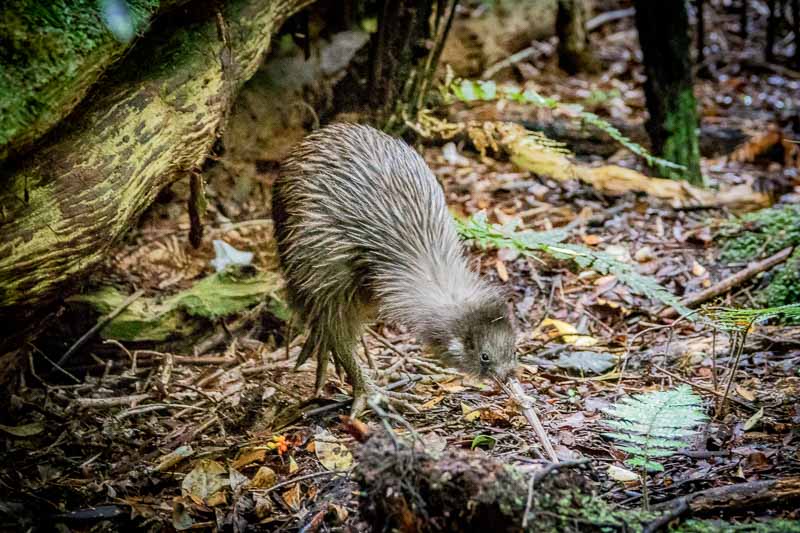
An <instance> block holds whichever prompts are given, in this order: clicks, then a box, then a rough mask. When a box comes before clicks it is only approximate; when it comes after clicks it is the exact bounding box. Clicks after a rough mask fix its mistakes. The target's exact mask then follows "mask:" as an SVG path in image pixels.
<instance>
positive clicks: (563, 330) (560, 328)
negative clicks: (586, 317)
mask: <svg viewBox="0 0 800 533" xmlns="http://www.w3.org/2000/svg"><path fill="white" fill-rule="evenodd" d="M548 326H550V327H553V328H555V329H556V334H555V335H551V338H555V337H558V338H559V340H561V341H563V342H564V343H565V344H572V345H574V346H583V347H586V346H594V345H595V344H597V343H598V342H599V341H598V340H597V339H595V338H594V337H592V336H591V335H584V334H581V333H578V330H577V328H575V326H573V325H572V324H568V323H566V322H564V321H562V320H556V319H554V318H546V319H544V320H543V321H542V324H541V326H540V328H542V329H543V328H546V327H548Z"/></svg>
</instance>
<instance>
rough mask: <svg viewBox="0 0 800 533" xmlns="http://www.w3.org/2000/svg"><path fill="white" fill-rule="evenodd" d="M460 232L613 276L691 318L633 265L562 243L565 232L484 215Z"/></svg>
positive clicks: (481, 242) (490, 243)
mask: <svg viewBox="0 0 800 533" xmlns="http://www.w3.org/2000/svg"><path fill="white" fill-rule="evenodd" d="M456 224H457V228H458V231H459V233H460V234H461V236H462V237H464V238H465V239H469V240H472V241H474V242H475V243H476V244H478V245H479V246H481V247H483V248H487V247H494V248H511V249H514V250H517V251H518V252H520V253H521V254H522V255H527V256H531V255H533V252H536V251H539V252H544V253H546V254H548V255H550V256H552V257H554V258H556V259H561V260H570V261H573V262H574V263H575V264H577V265H578V266H579V267H580V268H583V269H592V270H594V271H596V272H599V273H600V274H603V275H608V274H611V275H614V276H615V277H616V278H617V279H618V280H619V281H620V283H624V284H625V285H627V286H628V287H630V289H631V290H633V291H634V292H636V293H638V294H641V295H643V296H646V297H648V298H652V299H654V300H658V301H660V302H662V303H664V304H666V305H669V306H671V307H672V308H674V309H675V310H676V311H677V312H678V313H679V314H681V315H683V316H690V314H691V311H690V310H689V309H688V308H687V307H685V306H684V305H682V304H681V303H680V301H679V300H678V298H676V297H675V295H674V294H672V293H671V292H669V291H668V290H667V289H665V288H664V287H662V286H661V285H659V284H658V282H657V281H655V280H654V279H653V278H650V277H647V276H643V275H642V274H639V273H638V272H637V271H636V269H635V267H634V266H633V265H630V264H628V263H624V262H622V261H620V260H619V259H617V258H615V257H613V256H611V255H609V254H607V253H605V252H601V251H596V250H592V249H590V248H587V247H585V246H581V245H579V244H572V243H564V242H562V241H564V240H565V239H566V238H567V232H566V231H563V230H553V231H543V232H536V231H521V232H518V231H516V222H514V223H512V224H508V225H505V226H497V225H494V224H490V223H488V222H487V220H486V215H485V214H483V213H479V214H477V215H475V216H473V217H471V218H470V219H468V220H467V221H461V220H456Z"/></svg>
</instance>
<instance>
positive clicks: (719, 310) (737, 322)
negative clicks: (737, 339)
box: [700, 303, 800, 331]
mask: <svg viewBox="0 0 800 533" xmlns="http://www.w3.org/2000/svg"><path fill="white" fill-rule="evenodd" d="M700 314H701V315H702V316H703V317H704V318H706V319H707V320H709V321H710V322H711V323H712V325H713V326H714V327H716V328H718V329H721V330H725V331H747V330H748V329H750V326H752V325H753V324H758V323H761V322H765V321H766V320H769V319H770V318H778V317H780V318H782V319H783V320H784V321H785V322H786V323H787V324H793V323H800V303H797V304H789V305H781V306H778V307H766V308H763V309H729V308H727V307H709V308H704V309H702V310H701V311H700Z"/></svg>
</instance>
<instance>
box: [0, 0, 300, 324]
mask: <svg viewBox="0 0 800 533" xmlns="http://www.w3.org/2000/svg"><path fill="white" fill-rule="evenodd" d="M311 1H312V0H232V1H230V2H228V3H227V4H225V5H224V7H216V6H218V4H216V3H201V4H199V5H195V4H193V5H192V6H191V9H189V8H187V9H185V10H181V11H182V12H181V13H174V14H172V15H171V16H168V17H164V18H163V19H162V20H160V21H159V26H162V25H163V26H162V27H160V28H154V31H151V32H150V35H149V37H147V38H145V39H144V41H143V42H140V43H139V44H138V45H137V46H136V47H135V48H134V49H133V50H132V53H131V55H130V56H129V57H127V58H126V59H125V61H123V62H122V63H121V65H120V66H119V68H118V69H115V72H114V73H113V74H112V75H111V76H110V79H109V80H108V81H107V82H104V83H103V84H102V85H101V86H100V87H98V88H97V90H96V91H94V93H93V95H92V96H91V97H90V98H89V99H88V101H87V103H86V104H85V105H82V106H81V108H80V109H79V110H78V112H76V113H75V115H74V116H75V118H74V119H73V120H70V121H69V122H70V123H69V124H68V125H66V126H64V127H63V128H62V129H61V130H60V131H57V132H56V133H57V135H54V136H52V137H51V139H52V140H51V141H49V142H47V143H44V144H43V145H42V146H41V148H40V149H38V150H37V151H36V153H35V154H33V155H31V157H30V158H28V159H26V160H25V161H23V162H22V163H20V165H19V166H18V167H17V168H14V169H10V170H7V171H6V172H5V174H6V175H5V176H4V177H2V176H0V180H2V183H3V184H4V185H5V187H4V188H3V189H2V190H0V321H1V322H2V323H3V324H4V325H6V326H7V325H8V324H9V323H11V320H12V319H13V321H14V322H16V323H20V322H21V321H23V320H25V319H26V317H28V316H29V315H30V314H31V312H32V311H33V310H34V309H35V306H38V305H41V304H44V303H47V302H52V301H53V300H55V299H57V298H58V297H59V296H60V295H61V293H62V291H64V290H66V289H67V288H68V285H69V283H70V282H74V280H76V279H78V278H79V277H80V275H81V274H84V273H86V272H88V271H89V270H90V269H91V268H92V267H94V266H96V265H97V264H98V263H99V262H100V261H101V260H102V258H103V257H104V255H105V253H106V252H107V251H108V249H109V248H110V246H111V245H112V244H113V243H114V242H115V241H116V240H117V239H118V238H119V237H120V236H121V235H123V234H124V233H125V232H126V231H127V230H128V229H129V227H130V226H131V224H133V223H134V222H135V221H136V219H137V218H138V216H139V215H140V214H141V213H142V211H143V210H144V209H145V208H146V207H147V206H149V205H150V203H151V202H152V201H153V200H154V199H155V197H156V194H157V193H158V192H159V191H160V190H161V189H162V188H163V187H164V186H165V185H166V184H168V183H170V182H172V181H174V180H175V179H177V178H179V177H181V176H183V175H185V173H186V172H188V171H191V170H192V169H195V168H197V167H199V166H200V164H201V163H202V162H203V160H204V159H205V157H206V155H207V153H208V151H209V149H210V147H211V146H212V144H213V142H214V141H215V139H216V138H217V137H218V135H219V134H220V130H221V128H222V127H223V126H224V120H225V117H226V116H227V113H228V111H229V109H230V107H231V105H232V103H233V100H234V98H235V95H236V93H237V91H238V90H239V88H240V87H241V86H242V84H243V83H244V82H245V81H246V80H247V79H248V78H250V77H251V76H252V75H253V73H254V72H255V71H256V69H257V68H258V66H259V64H260V62H261V59H262V57H263V55H264V54H265V52H266V51H267V49H268V48H269V44H270V39H271V36H272V34H273V32H274V31H275V30H276V29H277V28H278V27H279V26H280V24H281V23H282V22H283V21H284V20H285V19H286V18H287V17H288V16H290V15H291V14H292V13H294V12H296V11H298V10H299V9H301V8H302V7H304V6H305V5H308V4H310V3H311ZM217 9H219V10H217Z"/></svg>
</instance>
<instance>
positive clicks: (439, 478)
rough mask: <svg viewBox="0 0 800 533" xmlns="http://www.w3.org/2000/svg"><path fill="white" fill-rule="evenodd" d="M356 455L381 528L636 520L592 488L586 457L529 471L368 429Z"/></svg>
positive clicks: (595, 526) (598, 526) (366, 512)
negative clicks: (435, 450) (437, 450)
mask: <svg viewBox="0 0 800 533" xmlns="http://www.w3.org/2000/svg"><path fill="white" fill-rule="evenodd" d="M357 437H358V435H357ZM422 438H423V439H424V437H422ZM358 459H359V461H358V466H357V468H356V471H355V479H356V481H357V482H358V483H359V485H360V487H361V491H360V494H361V501H360V506H361V512H362V516H363V517H364V519H365V520H366V521H367V523H368V524H369V525H370V526H371V527H372V528H373V529H375V530H376V531H377V530H381V531H383V530H397V531H402V532H412V531H414V532H425V531H453V532H456V531H459V532H461V531H515V532H517V531H537V532H547V531H559V532H570V531H618V530H622V529H624V527H625V524H628V523H630V524H633V523H634V522H636V519H635V518H634V517H633V515H631V514H628V513H627V512H626V511H612V510H611V509H610V508H607V507H606V506H605V505H604V504H603V503H602V502H600V501H598V499H597V498H596V497H594V496H593V495H592V491H591V484H590V483H589V481H588V480H587V479H586V478H585V477H584V476H583V475H581V473H580V472H578V471H577V469H576V467H580V466H581V465H582V464H583V462H581V461H576V462H571V463H553V464H551V466H550V467H547V468H545V469H542V470H539V471H538V472H536V473H531V474H526V473H523V472H521V471H520V470H518V469H516V468H514V467H512V466H510V465H507V464H503V463H501V462H499V461H497V460H495V459H492V458H490V457H488V456H486V455H485V454H482V453H481V454H478V453H475V452H470V451H468V450H459V449H454V448H452V447H449V448H448V449H447V450H445V451H443V452H441V453H439V454H436V453H431V452H430V450H429V449H426V448H425V446H424V443H423V442H420V441H417V443H416V445H412V444H410V443H408V442H406V441H404V440H400V439H399V438H398V437H397V436H395V435H393V434H392V435H385V434H384V435H375V436H372V437H370V438H369V439H368V440H367V442H366V444H364V445H363V446H362V447H361V448H360V450H359V452H358ZM601 509H602V510H601Z"/></svg>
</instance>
